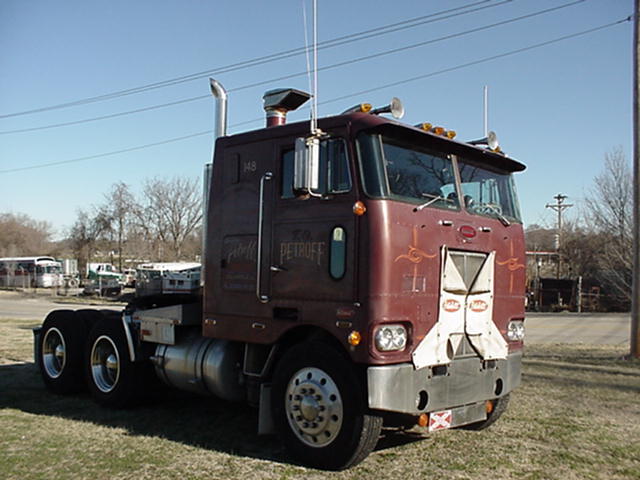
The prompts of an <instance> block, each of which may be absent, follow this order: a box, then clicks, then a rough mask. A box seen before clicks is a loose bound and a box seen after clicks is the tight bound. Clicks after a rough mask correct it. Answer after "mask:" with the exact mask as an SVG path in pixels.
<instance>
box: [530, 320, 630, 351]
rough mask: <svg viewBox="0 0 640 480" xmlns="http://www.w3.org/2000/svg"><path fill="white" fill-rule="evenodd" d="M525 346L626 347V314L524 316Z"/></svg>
mask: <svg viewBox="0 0 640 480" xmlns="http://www.w3.org/2000/svg"><path fill="white" fill-rule="evenodd" d="M525 329H526V337H525V342H527V343H589V344H603V345H604V344H607V345H622V344H628V343H629V338H630V335H631V319H630V316H629V314H628V313H607V314H603V313H531V312H529V313H527V317H526V321H525Z"/></svg>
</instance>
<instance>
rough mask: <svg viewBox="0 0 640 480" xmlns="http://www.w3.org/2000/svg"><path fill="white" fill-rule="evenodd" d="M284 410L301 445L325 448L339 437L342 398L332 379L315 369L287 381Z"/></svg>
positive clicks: (295, 375) (298, 374) (299, 372)
mask: <svg viewBox="0 0 640 480" xmlns="http://www.w3.org/2000/svg"><path fill="white" fill-rule="evenodd" d="M285 410H286V414H287V420H288V421H289V425H290V426H291V430H292V431H293V433H294V434H295V436H296V437H297V438H298V440H300V441H301V442H302V443H304V444H305V445H308V446H310V447H317V448H320V447H325V446H327V445H329V444H330V443H331V442H333V441H334V440H335V439H336V437H337V436H338V434H339V433H340V428H341V427H342V421H343V415H344V409H343V405H342V397H341V396H340V391H339V390H338V387H337V385H336V384H335V382H334V381H333V379H332V378H331V377H330V376H329V375H327V373H326V372H324V371H322V370H321V369H319V368H303V369H301V370H298V371H297V372H296V373H295V374H294V375H293V376H292V377H291V380H290V381H289V384H288V385H287V392H286V395H285Z"/></svg>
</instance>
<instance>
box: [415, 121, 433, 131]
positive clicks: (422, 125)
mask: <svg viewBox="0 0 640 480" xmlns="http://www.w3.org/2000/svg"><path fill="white" fill-rule="evenodd" d="M416 127H417V128H419V129H420V130H424V131H425V132H428V131H429V130H431V128H432V127H433V125H432V124H430V123H429V122H424V123H419V124H417V125H416Z"/></svg>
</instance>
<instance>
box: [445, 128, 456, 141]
mask: <svg viewBox="0 0 640 480" xmlns="http://www.w3.org/2000/svg"><path fill="white" fill-rule="evenodd" d="M446 136H447V138H449V139H453V138H455V136H456V131H455V130H447V133H446Z"/></svg>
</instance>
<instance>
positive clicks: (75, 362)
mask: <svg viewBox="0 0 640 480" xmlns="http://www.w3.org/2000/svg"><path fill="white" fill-rule="evenodd" d="M86 336H87V334H86V328H85V324H84V322H82V321H81V320H80V319H79V318H77V315H76V314H75V312H74V311H72V310H55V311H53V312H51V313H50V314H49V315H47V318H46V319H45V321H44V323H43V324H42V330H41V332H40V338H39V342H40V345H39V348H38V351H39V355H38V358H37V362H38V366H39V368H40V374H41V375H42V380H43V381H44V384H45V386H46V387H47V389H48V390H50V391H52V392H55V393H61V394H65V393H74V392H77V391H80V390H82V388H83V387H84V374H83V368H82V366H83V359H84V341H85V338H86Z"/></svg>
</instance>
